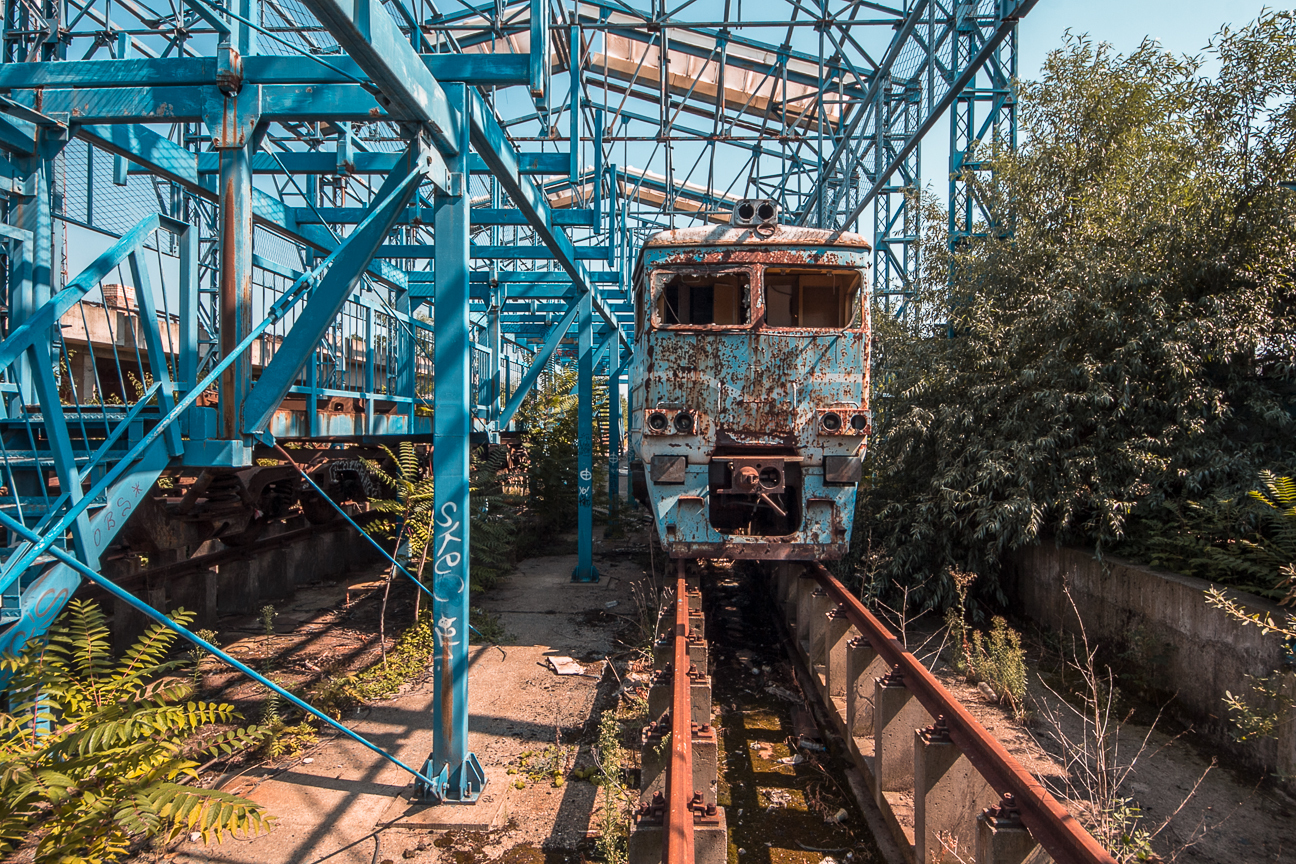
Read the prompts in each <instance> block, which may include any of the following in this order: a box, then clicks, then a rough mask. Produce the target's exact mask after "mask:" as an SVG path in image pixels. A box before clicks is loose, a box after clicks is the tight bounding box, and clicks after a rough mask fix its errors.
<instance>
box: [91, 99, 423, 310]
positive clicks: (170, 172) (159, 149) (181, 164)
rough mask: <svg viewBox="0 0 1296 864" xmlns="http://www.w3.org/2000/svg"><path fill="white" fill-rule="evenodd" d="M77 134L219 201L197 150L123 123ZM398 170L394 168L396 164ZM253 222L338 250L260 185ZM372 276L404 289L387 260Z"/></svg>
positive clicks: (400, 273) (402, 279) (255, 194)
mask: <svg viewBox="0 0 1296 864" xmlns="http://www.w3.org/2000/svg"><path fill="white" fill-rule="evenodd" d="M74 131H75V133H76V136H77V137H78V138H80V139H82V140H83V141H86V142H88V143H90V144H93V145H95V146H96V147H99V148H102V149H104V150H107V151H108V152H109V153H114V154H117V155H121V156H125V157H126V158H127V159H130V160H132V161H133V162H135V163H137V164H139V165H141V166H143V167H144V168H146V169H147V170H148V171H149V173H151V174H156V175H157V176H159V177H161V178H162V179H164V180H169V181H170V182H172V183H175V184H176V185H177V186H179V187H180V188H181V189H184V190H185V191H186V192H189V193H190V194H193V195H196V196H198V197H200V198H204V199H206V200H208V201H213V202H214V201H216V200H217V194H216V187H215V185H214V184H213V185H211V186H207V185H205V184H203V183H202V182H200V181H199V177H198V173H197V171H195V170H194V154H193V152H192V151H189V150H186V149H184V148H183V147H181V146H180V145H179V144H176V143H175V142H174V141H171V140H168V139H167V138H165V137H163V136H162V135H159V134H158V133H157V132H154V131H153V130H152V129H148V128H146V127H144V126H138V125H133V124H123V125H89V126H76V127H74ZM396 155H397V156H399V154H396ZM393 167H395V164H394V162H393ZM252 221H253V223H254V224H257V225H260V226H262V227H264V228H268V229H270V230H271V231H274V232H275V233H277V234H282V235H284V236H285V237H287V238H288V239H290V240H294V241H296V242H299V243H303V244H305V245H307V246H309V247H311V248H313V249H316V250H318V251H321V252H325V253H328V252H332V251H333V249H335V248H336V247H337V242H336V241H335V240H333V238H332V237H331V236H329V235H328V232H326V231H322V230H321V231H320V232H317V233H311V232H310V231H309V227H314V226H309V227H308V230H303V229H301V228H300V227H299V226H298V225H297V224H296V222H295V221H294V220H293V218H292V208H290V207H286V206H285V205H284V204H283V202H281V201H279V200H278V199H275V198H272V197H270V196H269V195H267V194H266V193H264V192H262V191H261V190H260V189H257V188H255V187H253V189H252ZM369 272H370V275H372V276H374V277H375V278H377V279H380V280H382V281H383V282H385V283H386V284H388V285H392V286H395V287H398V288H404V287H405V282H406V280H405V274H404V271H401V270H398V269H397V268H394V267H392V266H391V265H389V264H387V263H386V262H384V261H375V262H373V263H372V264H371V265H370V267H369Z"/></svg>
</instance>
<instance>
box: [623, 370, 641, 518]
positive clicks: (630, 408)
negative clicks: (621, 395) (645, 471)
mask: <svg viewBox="0 0 1296 864" xmlns="http://www.w3.org/2000/svg"><path fill="white" fill-rule="evenodd" d="M634 410H635V404H634V385H633V384H631V386H629V387H627V388H626V431H627V432H628V431H629V429H630V426H631V425H632V424H633V423H634V419H633V418H634V416H635V413H634ZM634 455H635V454H634V453H633V452H632V453H630V454H629V456H630V458H631V460H632V461H633V459H634ZM628 497H629V498H630V509H631V510H638V509H639V502H638V501H636V500H635V497H634V477H633V476H632V477H631V478H630V490H629V496H628Z"/></svg>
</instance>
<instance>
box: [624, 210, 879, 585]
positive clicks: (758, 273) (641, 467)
mask: <svg viewBox="0 0 1296 864" xmlns="http://www.w3.org/2000/svg"><path fill="white" fill-rule="evenodd" d="M744 203H746V202H744ZM772 210H773V207H772V205H770V204H768V203H765V202H757V203H756V204H754V205H748V206H747V207H746V208H745V213H744V208H743V207H742V206H741V205H740V207H739V208H735V219H734V222H731V223H730V224H728V225H719V226H714V227H704V228H688V229H682V230H677V231H665V232H662V233H660V234H657V235H655V236H653V237H652V238H651V239H650V240H649V241H648V242H647V243H646V244H645V246H644V248H643V251H642V252H641V254H640V258H639V264H638V267H637V269H636V273H635V313H636V328H635V351H634V359H633V361H632V366H631V387H632V406H633V412H632V414H631V417H630V446H631V449H632V461H631V474H632V479H633V485H634V489H635V495H636V497H637V498H638V499H639V500H640V501H641V502H642V503H643V504H644V505H645V506H647V507H649V508H650V510H651V512H652V515H653V520H654V522H655V524H656V527H657V531H658V536H659V537H660V539H661V542H662V544H663V546H664V547H665V548H666V550H667V551H668V552H669V553H670V555H671V557H673V558H749V559H762V560H819V561H822V560H829V559H834V558H839V557H841V556H842V555H843V554H845V552H846V550H847V548H848V547H849V544H850V535H851V526H852V522H853V517H854V512H855V490H856V486H857V485H858V484H859V481H860V473H861V463H862V458H863V456H864V450H865V447H866V446H867V443H868V436H869V434H870V432H871V431H872V428H871V427H872V414H871V413H870V411H869V405H868V393H869V381H868V376H869V305H868V292H867V280H866V275H867V273H866V271H867V266H868V261H869V255H870V250H869V247H868V244H867V243H866V242H865V240H864V238H863V237H861V236H859V235H857V234H848V233H841V232H830V231H822V230H816V229H808V228H796V227H791V226H783V225H778V224H777V221H776V220H775V219H769V218H764V219H762V218H761V217H762V216H766V217H767V216H768V214H769V213H770V212H771V211H772ZM744 215H747V216H748V220H743V218H742V217H743V216H744ZM753 217H754V218H753ZM744 221H746V224H743V223H744ZM735 223H736V224H735Z"/></svg>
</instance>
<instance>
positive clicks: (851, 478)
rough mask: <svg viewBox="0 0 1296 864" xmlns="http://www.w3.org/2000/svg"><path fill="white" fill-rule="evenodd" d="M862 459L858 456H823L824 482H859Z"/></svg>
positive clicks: (842, 483)
mask: <svg viewBox="0 0 1296 864" xmlns="http://www.w3.org/2000/svg"><path fill="white" fill-rule="evenodd" d="M863 469H864V460H863V459H861V458H860V457H858V456H825V457H824V483H831V484H834V485H848V484H855V483H858V482H860V477H861V475H862V474H863Z"/></svg>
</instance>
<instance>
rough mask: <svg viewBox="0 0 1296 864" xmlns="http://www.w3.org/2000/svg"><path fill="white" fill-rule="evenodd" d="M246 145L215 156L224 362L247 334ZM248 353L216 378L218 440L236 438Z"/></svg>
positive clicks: (249, 223)
mask: <svg viewBox="0 0 1296 864" xmlns="http://www.w3.org/2000/svg"><path fill="white" fill-rule="evenodd" d="M248 149H249V148H248V145H247V144H244V145H243V146H241V147H230V148H226V149H222V150H221V151H220V323H219V330H220V349H221V356H222V357H228V356H229V354H230V353H231V352H232V351H234V348H235V346H237V345H238V344H239V342H240V341H242V339H243V337H245V336H246V335H247V334H248V333H249V332H250V331H251V330H252V160H251V158H250V154H249V153H248ZM251 383H252V353H251V352H250V351H245V352H243V356H241V357H239V358H238V359H237V360H235V361H234V362H233V363H232V364H230V366H229V368H228V369H226V370H225V373H224V374H223V375H221V379H220V437H221V438H224V439H233V438H241V437H242V435H241V433H240V429H239V421H240V418H241V417H242V415H243V402H244V401H245V400H246V399H247V394H248V385H249V384H251Z"/></svg>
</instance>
